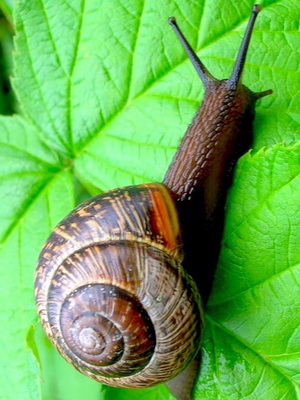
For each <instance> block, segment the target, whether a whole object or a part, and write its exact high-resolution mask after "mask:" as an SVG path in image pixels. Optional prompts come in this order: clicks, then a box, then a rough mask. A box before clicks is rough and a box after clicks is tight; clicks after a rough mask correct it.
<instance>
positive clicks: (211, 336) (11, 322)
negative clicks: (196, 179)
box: [0, 0, 300, 400]
mask: <svg viewBox="0 0 300 400" xmlns="http://www.w3.org/2000/svg"><path fill="white" fill-rule="evenodd" d="M261 4H262V5H263V6H264V10H263V11H262V12H261V14H260V16H259V18H258V21H257V25H256V27H255V32H254V35H253V39H252V42H251V46H250V52H249V56H248V58H247V65H246V69H245V73H244V83H245V84H246V85H249V86H250V87H251V89H252V90H254V91H261V90H264V89H269V88H272V89H273V90H274V94H273V95H272V96H269V97H267V98H265V99H263V100H261V101H260V102H259V104H258V106H257V116H256V120H255V137H254V144H253V151H252V152H250V153H248V154H246V155H245V156H244V157H242V158H241V160H240V161H239V163H238V166H237V168H236V171H235V179H234V184H233V186H232V189H231V191H230V194H229V199H228V205H227V214H226V227H225V232H224V239H223V246H222V251H221V256H220V261H219V265H218V269H217V273H216V279H215V284H214V288H213V292H212V294H211V297H210V300H209V303H208V308H207V324H206V329H205V337H204V342H203V349H202V366H201V369H200V371H199V377H198V380H197V382H196V386H195V393H194V397H195V399H209V400H212V399H217V398H218V399H230V400H231V399H245V398H247V399H249V400H254V399H262V400H264V399H266V400H267V399H273V400H276V399H288V400H293V399H299V398H300V391H299V380H300V366H299V359H300V358H299V355H300V354H299V353H300V351H299V339H300V338H299V277H300V252H299V242H300V228H299V226H300V213H299V200H300V195H299V193H300V162H299V160H300V132H299V96H298V95H299V30H298V27H299V16H300V15H299V14H300V12H299V4H298V2H297V1H296V0H295V1H293V0H265V1H262V2H261ZM0 5H1V9H2V16H1V20H0V38H1V50H0V56H1V71H0V84H1V89H0V112H1V114H2V115H3V116H1V117H0V143H1V145H0V170H1V172H0V194H1V209H0V218H1V224H0V241H1V248H0V257H1V287H0V304H1V307H2V310H1V313H0V325H1V327H2V328H1V330H0V346H1V361H2V362H1V364H0V398H1V399H5V400H10V399H14V400H16V399H17V400H18V399H22V400H27V399H28V400H29V399H30V400H40V399H43V400H46V399H47V400H58V399H59V400H69V399H75V400H76V399H83V398H88V399H105V398H107V399H108V398H112V396H114V398H116V399H132V398H134V396H139V398H143V399H149V400H154V399H169V398H171V395H170V394H169V392H168V390H167V389H166V388H165V387H164V386H159V387H157V388H153V389H149V390H147V391H143V392H133V393H132V392H131V391H126V390H125V391H124V390H123V391H122V390H115V389H110V388H103V387H102V388H101V385H99V384H97V383H95V382H92V381H90V380H89V379H88V378H86V377H84V376H81V375H80V374H79V373H77V372H76V371H74V370H73V369H72V368H71V367H70V366H68V365H67V364H66V363H65V361H64V360H62V359H61V358H60V357H59V356H58V355H57V354H56V352H54V351H53V349H52V347H51V346H50V345H49V343H48V341H47V339H46V338H45V337H44V334H43V332H42V330H41V328H40V327H39V325H38V322H37V317H36V312H35V306H34V300H33V274H34V267H35V264H36V261H37V257H38V254H39V251H40V248H41V246H42V244H43V242H44V241H45V239H46V238H47V236H48V235H49V232H50V230H51V229H52V228H53V227H54V225H55V224H56V223H58V222H59V220H60V219H61V218H63V217H64V216H65V215H66V214H67V213H68V212H69V211H70V210H71V209H72V208H73V207H74V205H75V203H78V202H79V201H81V200H82V199H84V198H86V197H88V196H90V195H93V194H96V193H99V192H101V191H104V190H107V189H110V188H113V187H117V186H123V185H127V184H135V183H140V182H146V181H153V180H154V181H156V180H161V179H162V177H163V174H164V172H165V170H166V168H167V166H168V164H169V162H170V160H171V158H172V156H173V154H174V152H175V150H176V148H177V146H178V144H179V141H180V138H181V136H182V135H183V133H184V131H185V129H186V127H187V125H188V123H189V122H190V121H191V119H192V116H193V114H194V113H195V111H196V109H197V107H198V104H199V100H200V99H201V98H202V95H203V88H202V86H201V83H200V82H199V79H198V78H197V76H196V74H195V72H194V71H193V68H192V66H191V65H190V63H189V61H188V60H187V59H186V56H185V54H184V52H183V50H182V49H181V47H180V45H179V44H178V42H177V40H176V38H175V36H174V33H173V32H172V31H171V29H170V28H169V27H168V25H167V23H166V21H167V18H168V17H169V16H171V15H174V16H176V17H177V19H178V21H179V23H180V25H181V26H182V29H183V30H184V31H185V32H186V35H187V36H188V37H189V39H190V41H191V43H192V45H193V46H194V47H195V48H196V49H197V53H198V54H199V55H200V56H201V58H202V60H203V61H204V63H205V64H206V65H207V67H208V68H209V69H210V70H211V71H212V72H213V74H215V75H216V76H217V77H219V78H225V77H228V75H229V73H230V71H231V69H232V66H233V60H234V58H235V56H236V53H237V49H238V46H239V43H240V40H241V37H242V35H243V32H244V29H245V25H246V22H247V20H248V16H249V12H250V9H251V5H252V1H249V0H243V1H241V2H238V3H236V2H234V1H232V0H229V1H227V2H226V3H224V2H223V1H221V0H214V1H213V0H206V1H205V2H204V1H202V0H197V1H196V0H193V1H186V0H176V1H175V0H169V1H164V2H161V1H159V0H111V1H109V2H106V1H104V0H102V1H99V0H72V1H70V0H69V1H68V0H61V1H59V2H58V1H55V0H32V1H26V0H19V1H17V2H16V4H15V10H14V25H13V22H12V21H13V19H12V2H11V1H8V0H6V1H4V0H2V1H0ZM12 26H14V29H15V32H16V36H15V40H14V46H15V50H14V58H13V63H14V68H13V69H12V58H11V51H12V39H11V38H12V32H13V28H12ZM9 75H13V79H12V82H13V87H14V93H16V95H17V98H18V102H16V100H15V97H14V94H13V93H12V90H11V87H10V84H9V80H8V76H9ZM12 113H17V115H14V116H9V114H12ZM4 114H7V115H6V116H5V115H4ZM197 263H199V268H205V266H203V267H202V266H201V259H199V260H198V261H197Z"/></svg>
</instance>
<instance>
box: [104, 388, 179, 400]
mask: <svg viewBox="0 0 300 400" xmlns="http://www.w3.org/2000/svg"><path fill="white" fill-rule="evenodd" d="M102 394H103V397H102V398H101V400H102V399H103V400H110V399H112V398H114V399H117V400H128V399H130V400H140V399H142V400H174V399H175V397H174V396H172V395H171V394H170V392H169V390H168V389H167V388H166V387H165V386H164V385H159V386H155V387H152V388H149V389H141V390H129V389H116V388H111V387H107V386H104V387H103V391H102Z"/></svg>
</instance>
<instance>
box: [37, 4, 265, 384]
mask: <svg viewBox="0 0 300 400" xmlns="http://www.w3.org/2000/svg"><path fill="white" fill-rule="evenodd" d="M259 11H260V6H258V5H255V6H254V7H253V9H252V14H251V17H250V20H249V23H248V27H247V30H246V33H245V36H244V39H243V41H242V45H241V48H240V51H239V54H238V57H237V61H236V64H235V66H234V69H233V72H232V75H231V77H230V78H229V79H226V80H217V79H216V78H214V77H213V76H212V75H211V74H210V73H209V72H208V71H207V69H206V68H205V67H204V65H203V64H202V62H201V61H200V60H199V59H198V57H197V56H196V54H195V53H194V51H193V50H192V49H191V47H190V45H189V44H188V42H187V40H186V39H185V37H184V36H183V34H182V33H181V31H180V29H179V28H178V26H177V24H176V21H175V19H174V18H170V20H169V22H170V24H171V25H172V27H173V28H174V30H175V32H176V34H177V36H178V37H179V39H180V41H181V43H182V44H183V46H184V48H185V50H186V52H187V54H188V56H189V57H190V59H191V61H192V63H193V64H194V66H195V68H196V71H197V72H198V74H199V76H200V78H201V80H202V82H203V85H204V87H205V95H204V100H203V102H202V104H201V107H200V109H199V111H198V112H197V114H196V116H195V118H194V119H193V121H192V123H191V125H190V126H189V128H188V130H187V132H186V134H185V136H184V138H183V140H182V142H181V145H180V147H179V149H178V151H177V153H176V154H175V157H174V159H173V161H172V163H171V165H170V167H169V169H168V171H167V173H166V176H165V179H164V181H163V183H149V184H142V185H137V186H128V187H124V188H119V189H114V190H111V191H109V192H107V193H103V194H101V195H99V196H96V197H94V198H92V199H90V200H88V201H86V202H85V203H83V204H81V205H80V206H78V207H77V208H75V210H73V211H72V212H71V213H70V214H69V215H68V216H67V217H66V218H65V219H63V221H61V222H60V223H59V224H58V225H57V226H56V228H55V229H54V230H53V232H52V233H51V235H50V237H49V238H48V240H47V242H46V244H45V245H44V247H43V249H42V251H41V254H40V257H39V261H38V266H37V270H36V279H35V296H36V303H37V309H38V313H39V316H40V319H41V322H42V324H43V327H44V329H45V331H46V333H47V335H48V336H49V338H50V340H51V341H52V342H53V344H54V345H55V346H56V348H57V349H58V351H59V352H60V353H61V354H62V355H63V357H64V358H65V359H66V360H67V361H68V362H69V363H70V364H72V365H73V366H74V367H75V368H76V369H78V370H79V371H81V372H82V373H83V374H85V375H87V376H89V377H90V378H92V379H95V380H97V381H99V382H103V383H105V384H107V385H110V386H116V387H124V388H145V387H149V386H153V385H157V384H159V383H162V382H165V381H168V380H170V379H172V378H174V377H175V376H176V375H177V374H179V373H180V372H181V371H182V370H183V369H184V368H185V367H186V366H187V365H189V364H190V362H191V361H192V360H193V359H194V358H195V356H196V355H197V352H198V350H199V346H200V341H201V335H202V327H203V310H202V303H201V300H200V295H199V290H198V288H197V285H196V284H195V281H194V279H192V278H191V275H192V276H194V278H195V280H196V281H197V282H198V284H199V285H200V288H202V286H207V280H206V279H207V277H206V275H207V272H206V271H207V269H209V268H211V265H210V264H209V263H212V261H211V259H212V258H215V259H216V254H217V253H216V251H217V249H218V248H219V241H220V235H221V233H220V232H221V229H220V226H222V218H223V209H224V201H225V194H226V189H227V187H228V184H229V179H230V178H229V176H230V172H231V171H232V167H233V165H234V163H235V162H236V160H237V158H238V157H239V156H240V155H241V154H243V152H245V151H246V150H247V149H248V148H249V145H250V143H251V136H252V135H251V131H252V120H253V118H254V106H255V102H256V100H257V99H259V98H261V97H263V96H266V95H267V94H270V93H271V91H270V90H268V91H265V92H261V93H253V92H252V91H251V90H250V89H248V88H247V87H245V86H244V85H243V84H242V83H241V75H242V70H243V66H244V62H245V57H246V52H247V49H248V45H249V40H250V36H251V32H252V29H253V25H254V21H255V18H256V16H257V13H258V12H259ZM216 236H218V237H217V238H216ZM212 238H213V240H212ZM211 241H213V242H214V244H213V246H212V247H209V246H208V244H210V242H211ZM200 245H201V246H202V250H201V252H200V255H198V253H199V246H200ZM213 256H214V257H213ZM195 260H197V261H196V262H195ZM198 260H199V261H198ZM206 262H207V263H208V264H207V265H205V263H206ZM201 265H203V267H201ZM187 271H188V272H187ZM201 282H204V284H203V285H201Z"/></svg>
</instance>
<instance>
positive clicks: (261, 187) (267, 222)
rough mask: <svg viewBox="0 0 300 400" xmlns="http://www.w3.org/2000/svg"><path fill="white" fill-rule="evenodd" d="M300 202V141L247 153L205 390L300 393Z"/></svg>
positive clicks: (215, 303) (201, 392)
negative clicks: (290, 145)
mask: <svg viewBox="0 0 300 400" xmlns="http://www.w3.org/2000/svg"><path fill="white" fill-rule="evenodd" d="M241 199H242V200H243V201H241ZM299 202H300V145H297V146H295V147H292V148H290V147H286V146H284V145H276V146H273V147H272V148H271V149H269V150H267V151H264V150H262V151H259V152H258V153H257V154H255V155H254V156H252V155H251V154H247V155H245V156H244V157H242V159H241V160H240V161H239V163H238V168H237V170H236V179H235V184H234V187H233V189H232V191H231V195H230V197H229V201H228V210H227V219H226V221H227V223H226V227H225V232H224V238H223V246H222V251H221V256H220V260H219V265H218V269H217V272H216V279H215V282H214V288H213V292H212V294H211V297H210V300H209V303H208V307H207V320H208V327H207V331H206V339H205V340H204V345H203V361H202V367H201V371H200V375H199V379H198V385H197V392H196V393H197V395H198V396H199V398H201V399H212V398H214V396H216V397H215V398H220V399H228V398H229V399H241V398H242V399H244V398H249V399H268V398H270V399H274V400H277V399H278V400H279V399H289V400H292V399H298V398H299V395H300V387H299V383H300V362H299V360H300V347H299V343H300V329H299V327H300V314H299V306H300V302H299V289H300V284H299V282H300V253H299V243H300V229H299V226H300V213H299ZM197 395H196V398H197Z"/></svg>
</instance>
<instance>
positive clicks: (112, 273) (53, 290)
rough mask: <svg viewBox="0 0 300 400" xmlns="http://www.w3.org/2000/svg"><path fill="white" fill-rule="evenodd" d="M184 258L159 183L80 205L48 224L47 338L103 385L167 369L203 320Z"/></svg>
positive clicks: (182, 356) (182, 361) (42, 268)
mask: <svg viewBox="0 0 300 400" xmlns="http://www.w3.org/2000/svg"><path fill="white" fill-rule="evenodd" d="M128 200H130V201H128ZM182 258H183V255H182V244H181V238H180V229H179V226H178V216H177V213H176V209H175V206H174V203H173V200H172V198H171V196H170V193H169V191H168V189H166V187H165V186H164V185H161V184H149V185H139V186H134V187H127V188H123V189H116V190H113V191H110V192H108V193H105V194H103V195H100V196H97V197H95V198H93V199H91V200H89V201H88V202H86V203H84V204H82V205H81V206H79V207H78V208H77V209H75V210H74V211H73V212H72V213H71V214H70V215H69V216H67V217H66V218H65V219H64V220H63V221H62V222H61V223H60V224H59V225H58V226H57V227H56V228H55V230H54V231H53V233H52V234H51V236H50V238H49V239H48V241H47V243H46V245H45V247H44V249H43V251H42V253H41V255H40V259H39V263H38V267H37V272H36V301H37V307H38V312H39V315H40V317H41V320H42V323H43V326H44V328H45V330H46V332H47V334H48V336H49V338H50V339H51V341H52V342H53V343H54V345H55V346H56V347H57V349H58V350H59V351H60V353H61V354H62V355H63V356H64V357H65V358H66V359H67V360H68V361H69V362H70V363H71V364H72V365H73V366H74V367H75V368H77V369H78V370H79V371H81V372H83V373H84V374H86V375H88V376H89V377H91V378H93V379H96V380H97V381H100V382H103V383H106V384H108V385H111V386H117V387H127V388H138V387H140V388H142V387H148V386H152V385H155V384H158V383H160V382H163V381H166V380H168V379H171V378H173V377H174V376H175V375H176V374H177V373H179V372H180V371H181V370H182V369H183V368H184V367H185V366H186V365H187V364H188V363H189V361H191V360H192V358H193V357H194V356H195V354H196V352H197V351H198V348H199V343H200V338H201V331H202V321H203V316H202V311H201V304H200V298H199V295H198V291H197V289H196V287H195V286H194V283H193V282H192V281H191V279H190V277H189V276H188V275H187V274H186V273H185V272H184V270H183V269H182V267H181V261H182Z"/></svg>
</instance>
